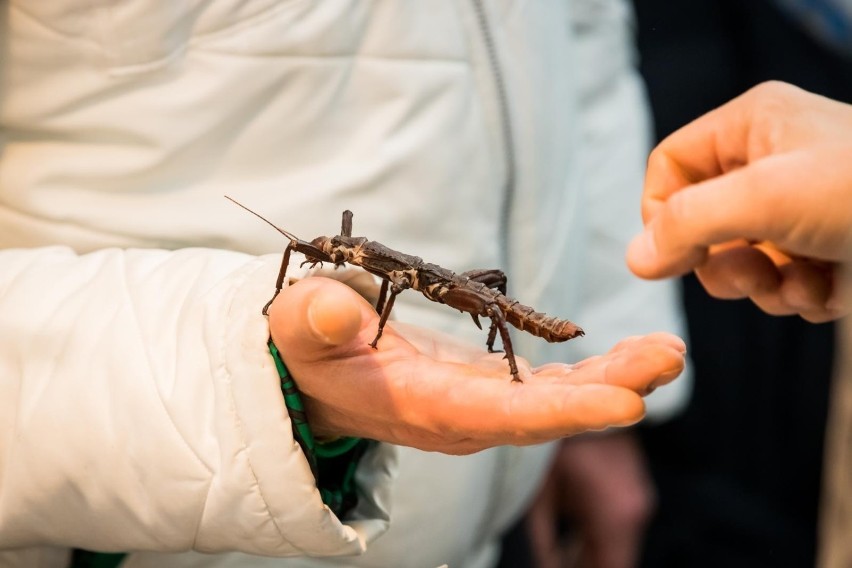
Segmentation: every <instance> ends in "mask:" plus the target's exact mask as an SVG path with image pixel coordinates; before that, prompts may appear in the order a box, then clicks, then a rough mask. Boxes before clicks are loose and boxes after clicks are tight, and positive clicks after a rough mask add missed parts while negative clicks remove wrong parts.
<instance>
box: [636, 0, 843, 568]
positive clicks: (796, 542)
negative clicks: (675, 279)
mask: <svg viewBox="0 0 852 568" xmlns="http://www.w3.org/2000/svg"><path fill="white" fill-rule="evenodd" d="M818 3H819V2H817V0H809V1H808V2H802V3H801V4H807V5H810V6H811V7H813V6H814V5H816V4H818ZM634 4H635V9H636V13H637V17H638V34H639V35H638V38H639V50H640V54H641V71H642V73H643V75H644V77H645V80H646V81H647V85H648V92H649V96H650V101H651V105H652V109H653V113H654V120H655V125H656V133H657V138H658V139H662V138H663V137H665V136H666V135H667V134H669V133H671V132H672V131H674V130H676V129H677V128H679V127H680V126H682V125H684V124H686V123H688V122H689V121H691V120H693V119H694V118H697V117H698V116H699V115H701V114H703V113H705V112H707V111H708V110H710V109H712V108H715V107H717V106H719V105H721V104H723V103H724V102H726V101H728V100H730V99H732V98H734V97H736V96H737V95H739V94H740V93H742V92H744V91H746V90H747V89H748V88H749V87H752V86H754V85H756V84H758V83H760V82H763V81H766V80H782V81H787V82H790V83H793V84H796V85H798V86H800V87H802V88H804V89H807V90H810V91H813V92H816V93H820V94H823V95H826V96H829V97H832V98H835V99H838V100H842V101H846V102H852V57H850V55H846V54H844V53H843V52H842V51H841V50H838V49H834V48H833V47H832V46H831V44H830V43H828V42H825V41H824V38H823V37H821V36H820V35H819V34H818V33H813V32H812V30H810V29H809V28H807V27H806V26H805V23H806V22H805V18H803V17H802V16H801V14H796V13H795V12H793V11H788V10H787V9H785V8H783V7H782V6H781V3H780V2H774V1H772V0H688V1H686V2H672V1H670V0H635V2H634ZM817 8H819V7H818V6H817ZM813 175H814V176H818V175H820V172H813ZM683 301H684V306H685V309H686V313H687V318H688V323H689V333H690V336H691V342H690V343H691V345H690V351H691V356H692V358H693V361H694V363H695V382H694V395H693V398H692V401H691V403H690V405H689V406H688V408H687V409H686V411H685V412H684V413H683V414H682V415H680V416H679V417H678V418H676V419H674V420H672V421H670V422H667V423H665V424H664V425H661V426H657V427H643V428H641V430H640V432H641V438H642V441H643V444H644V447H645V449H646V451H647V454H648V458H649V462H650V464H651V469H652V473H653V477H654V480H655V482H656V485H657V488H658V492H659V503H658V511H657V514H656V516H655V518H654V519H653V521H652V524H651V527H650V531H649V534H648V537H647V541H646V543H645V549H644V554H643V563H642V566H644V567H646V568H668V567H678V568H682V567H689V568H703V567H711V566H712V567H714V568H716V567H719V566H725V567H728V568H736V567H749V568H755V567H763V566H767V567H769V566H771V567H775V568H783V567H797V568H798V567H806V566H813V564H814V559H815V551H816V535H817V532H816V531H817V523H818V505H819V493H820V482H821V476H822V452H823V436H824V429H825V422H826V414H827V403H828V394H829V383H830V378H831V368H832V367H831V361H832V357H833V341H834V327H833V325H832V324H821V325H813V324H809V323H806V322H804V321H802V320H801V319H799V318H797V317H784V318H778V317H771V316H767V315H764V314H763V313H761V312H760V311H759V310H758V309H757V308H755V307H754V306H753V305H752V304H751V303H750V302H746V301H742V302H731V301H719V300H714V299H712V298H710V297H709V296H708V295H707V294H706V293H705V292H704V291H703V289H702V288H701V286H700V285H699V284H698V282H697V281H696V280H695V278H694V277H687V278H685V279H684V280H683Z"/></svg>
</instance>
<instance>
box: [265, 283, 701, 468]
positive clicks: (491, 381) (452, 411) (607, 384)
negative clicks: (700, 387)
mask: <svg viewBox="0 0 852 568" xmlns="http://www.w3.org/2000/svg"><path fill="white" fill-rule="evenodd" d="M269 324H270V330H271V334H272V339H273V341H274V342H275V344H276V346H277V347H278V349H279V351H280V352H281V354H282V356H283V358H284V360H285V361H286V363H287V367H288V368H289V370H290V372H291V373H292V375H293V377H294V378H295V380H296V382H297V384H298V385H299V389H300V391H301V392H302V396H303V399H304V402H305V407H306V412H307V415H308V419H309V421H310V423H311V428H312V429H313V431H314V433H315V434H317V435H320V436H357V437H362V438H371V439H374V440H381V441H385V442H391V443H394V444H400V445H406V446H412V447H415V448H419V449H423V450H430V451H440V452H444V453H448V454H468V453H473V452H477V451H479V450H483V449H485V448H489V447H492V446H498V445H507V444H509V445H527V444H536V443H541V442H544V441H548V440H552V439H556V438H561V437H564V436H569V435H572V434H577V433H580V432H584V431H587V430H600V429H604V428H606V427H609V426H625V425H629V424H633V423H635V422H636V421H638V420H640V419H641V418H642V416H643V414H644V403H643V402H642V398H641V397H642V395H643V394H647V393H648V392H650V391H651V390H653V389H654V388H655V387H657V386H660V385H663V384H665V383H667V382H669V381H671V380H673V379H674V378H675V377H676V376H677V375H678V374H680V372H681V370H682V369H683V364H684V351H685V346H684V344H683V341H681V340H680V339H679V338H677V337H675V336H673V335H670V334H666V333H658V334H652V335H648V336H644V337H636V338H629V339H626V340H624V341H622V342H620V343H619V344H618V345H616V346H615V347H614V348H613V349H612V350H611V351H610V352H609V353H607V354H606V355H603V356H599V357H592V358H589V359H586V360H584V361H582V362H580V363H577V364H574V365H567V364H556V363H552V364H548V365H544V366H542V367H538V368H535V369H533V368H531V367H530V366H529V364H528V363H527V362H526V361H524V360H523V359H521V358H518V367H519V371H520V375H521V378H522V379H523V381H524V382H523V383H513V382H512V381H511V379H510V376H509V370H508V365H507V363H506V361H505V360H504V359H503V356H502V354H499V353H495V354H489V353H487V352H486V351H485V349H483V348H478V347H474V346H470V345H467V344H464V343H462V342H460V341H458V340H456V339H453V338H452V337H450V336H447V335H444V334H440V333H436V332H432V331H428V330H424V329H421V328H417V327H415V326H406V325H402V324H399V323H397V322H394V323H392V324H389V325H388V326H387V327H386V328H385V331H384V335H383V336H382V338H381V340H380V341H379V343H378V348H377V349H373V348H371V347H370V346H369V345H368V344H369V343H370V342H371V341H372V340H373V338H374V336H375V334H376V329H377V325H378V316H377V314H376V312H375V310H374V309H373V307H372V306H371V305H370V304H368V303H367V302H366V301H365V300H364V299H363V298H361V297H360V296H359V295H358V294H357V293H356V292H354V291H353V290H352V289H351V288H349V287H348V286H345V285H343V284H340V283H339V282H335V281H332V280H329V279H326V278H319V277H314V278H307V279H305V280H302V281H300V282H297V283H295V284H292V285H290V286H289V287H287V288H285V289H284V290H282V292H281V293H280V294H279V295H278V297H277V298H276V299H275V301H274V302H273V303H272V305H271V306H270V309H269Z"/></svg>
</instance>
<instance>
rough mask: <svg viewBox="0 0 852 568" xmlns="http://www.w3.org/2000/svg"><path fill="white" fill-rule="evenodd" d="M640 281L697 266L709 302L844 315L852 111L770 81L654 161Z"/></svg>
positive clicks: (639, 251)
mask: <svg viewBox="0 0 852 568" xmlns="http://www.w3.org/2000/svg"><path fill="white" fill-rule="evenodd" d="M642 214H643V217H644V219H645V223H646V227H645V232H644V233H643V234H642V235H640V236H639V237H637V238H636V239H635V240H634V241H633V243H632V244H631V246H630V249H629V251H628V256H627V260H628V264H629V265H630V268H631V269H632V270H633V271H634V272H635V273H636V274H638V275H639V276H642V277H645V278H661V277H666V276H674V275H678V274H683V273H686V272H689V271H691V270H695V272H696V275H697V276H698V278H699V279H700V280H701V282H702V284H703V285H704V287H705V288H706V289H707V290H708V292H710V294H712V295H714V296H717V297H721V298H745V297H749V298H751V299H752V300H753V301H754V302H755V303H756V304H757V305H758V306H759V307H760V308H762V309H763V310H764V311H766V312H769V313H772V314H796V313H797V314H801V315H802V317H804V318H806V319H808V320H811V321H825V320H829V319H833V318H836V317H838V316H840V315H842V313H843V311H844V310H843V309H842V307H841V306H840V304H839V300H838V299H837V298H836V296H835V278H836V273H835V272H836V267H837V263H838V262H840V261H841V260H843V259H845V258H847V257H848V256H849V255H850V246H852V106H849V105H845V104H842V103H839V102H835V101H832V100H829V99H826V98H823V97H820V96H817V95H814V94H811V93H808V92H806V91H802V90H800V89H798V88H796V87H793V86H790V85H786V84H783V83H766V84H763V85H760V86H758V87H756V88H754V89H752V90H751V91H749V92H747V93H745V94H744V95H742V96H740V97H739V98H737V99H734V100H733V101H731V102H729V103H728V104H726V105H724V106H722V107H720V108H718V109H716V110H714V111H712V112H710V113H708V114H707V115H705V116H703V117H701V118H699V119H698V120H696V121H695V122H693V123H691V124H689V125H687V126H685V127H684V128H682V129H681V130H679V131H677V132H675V133H674V134H672V135H671V136H669V137H668V138H667V139H665V140H664V141H663V142H662V143H661V144H660V145H659V146H658V147H657V148H656V149H655V150H654V152H653V153H652V154H651V157H650V160H649V162H648V172H647V177H646V180H645V191H644V195H643V199H642Z"/></svg>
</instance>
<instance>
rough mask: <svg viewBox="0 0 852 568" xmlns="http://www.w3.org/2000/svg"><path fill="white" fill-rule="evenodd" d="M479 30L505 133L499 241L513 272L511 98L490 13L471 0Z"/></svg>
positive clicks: (504, 261) (506, 268)
mask: <svg viewBox="0 0 852 568" xmlns="http://www.w3.org/2000/svg"><path fill="white" fill-rule="evenodd" d="M472 1H473V7H474V11H475V12H476V19H477V22H478V23H479V29H480V31H481V32H482V38H483V41H484V42H485V50H486V52H487V53H488V66H489V68H490V69H491V75H492V77H493V78H494V86H495V88H496V90H497V108H498V114H499V118H500V130H501V132H502V135H503V160H504V162H505V165H506V180H505V182H504V187H503V192H502V193H503V201H502V202H501V204H500V220H499V232H498V238H499V239H500V240H499V243H500V255H501V258H500V263H501V265H502V268H503V271H504V272H506V273H507V274H511V266H510V262H509V259H510V255H509V243H510V242H511V239H510V238H509V237H510V234H509V228H510V227H511V223H510V220H511V217H512V203H513V201H514V198H515V186H516V183H517V182H516V176H517V164H516V162H515V138H514V133H513V132H512V123H511V120H510V114H509V97H508V95H507V93H506V82H505V79H504V77H503V73H502V72H501V70H500V61H499V59H498V57H497V47H496V45H495V42H494V36H492V35H491V28H490V26H489V25H488V16H487V15H486V13H485V5H484V3H483V0H472Z"/></svg>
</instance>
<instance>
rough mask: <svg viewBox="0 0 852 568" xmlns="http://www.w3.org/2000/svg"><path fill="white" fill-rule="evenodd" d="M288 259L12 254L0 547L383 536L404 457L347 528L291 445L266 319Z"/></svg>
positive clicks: (345, 540) (261, 550) (380, 461)
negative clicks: (392, 483) (395, 474)
mask: <svg viewBox="0 0 852 568" xmlns="http://www.w3.org/2000/svg"><path fill="white" fill-rule="evenodd" d="M278 263H279V258H278V257H277V255H276V256H274V257H251V256H247V255H243V254H238V253H230V252H224V251H217V250H207V249H185V250H180V251H175V252H167V251H158V250H118V249H110V250H102V251H99V252H95V253H90V254H86V255H81V256H79V255H77V254H75V253H74V252H72V251H71V250H70V249H67V248H59V247H57V248H42V249H30V250H25V249H18V250H5V251H0V267H2V269H0V549H4V548H15V547H26V546H37V545H57V546H77V547H83V548H89V549H94V550H130V549H135V550H154V549H156V550H160V551H178V550H189V549H195V550H200V551H208V552H212V551H221V550H240V551H244V552H250V553H255V554H263V555H293V554H310V555H336V554H353V553H358V552H359V551H361V550H363V549H364V546H365V543H366V542H367V541H368V540H370V539H372V538H374V537H375V536H376V535H378V534H380V533H381V532H383V531H384V530H385V528H386V525H387V512H386V510H385V509H384V505H385V504H386V501H387V495H386V492H387V491H388V484H389V478H390V477H391V469H392V463H393V455H392V450H391V449H389V448H388V447H387V446H384V445H380V446H379V447H377V448H375V449H373V450H371V453H369V454H368V455H367V456H366V457H365V461H364V462H362V469H363V470H364V471H366V472H368V474H365V475H362V476H361V481H362V482H363V484H364V499H362V502H361V503H360V504H359V506H358V508H357V509H356V510H355V511H354V515H353V519H355V520H352V521H349V522H347V523H346V524H342V523H341V522H340V521H339V520H338V519H337V518H336V517H335V516H334V515H333V514H332V513H331V512H330V511H329V510H328V509H327V508H326V507H324V506H323V505H322V502H321V500H320V497H319V494H318V492H317V490H316V487H315V484H314V480H313V478H312V476H311V473H310V469H309V468H308V465H307V462H306V461H305V459H304V456H303V455H302V454H301V452H300V450H299V447H298V445H297V444H295V443H294V440H293V437H292V433H291V429H290V424H289V421H288V419H287V413H286V409H285V407H284V404H283V400H282V396H281V392H280V389H279V384H278V377H277V374H276V372H275V368H274V364H273V362H272V360H271V358H270V357H269V354H268V352H267V348H266V340H267V337H268V327H267V323H266V320H265V318H264V317H263V316H262V315H261V314H260V310H261V306H262V305H263V304H264V302H265V301H266V300H267V299H268V296H269V293H270V286H271V283H272V282H274V279H275V273H276V271H277V265H278Z"/></svg>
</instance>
